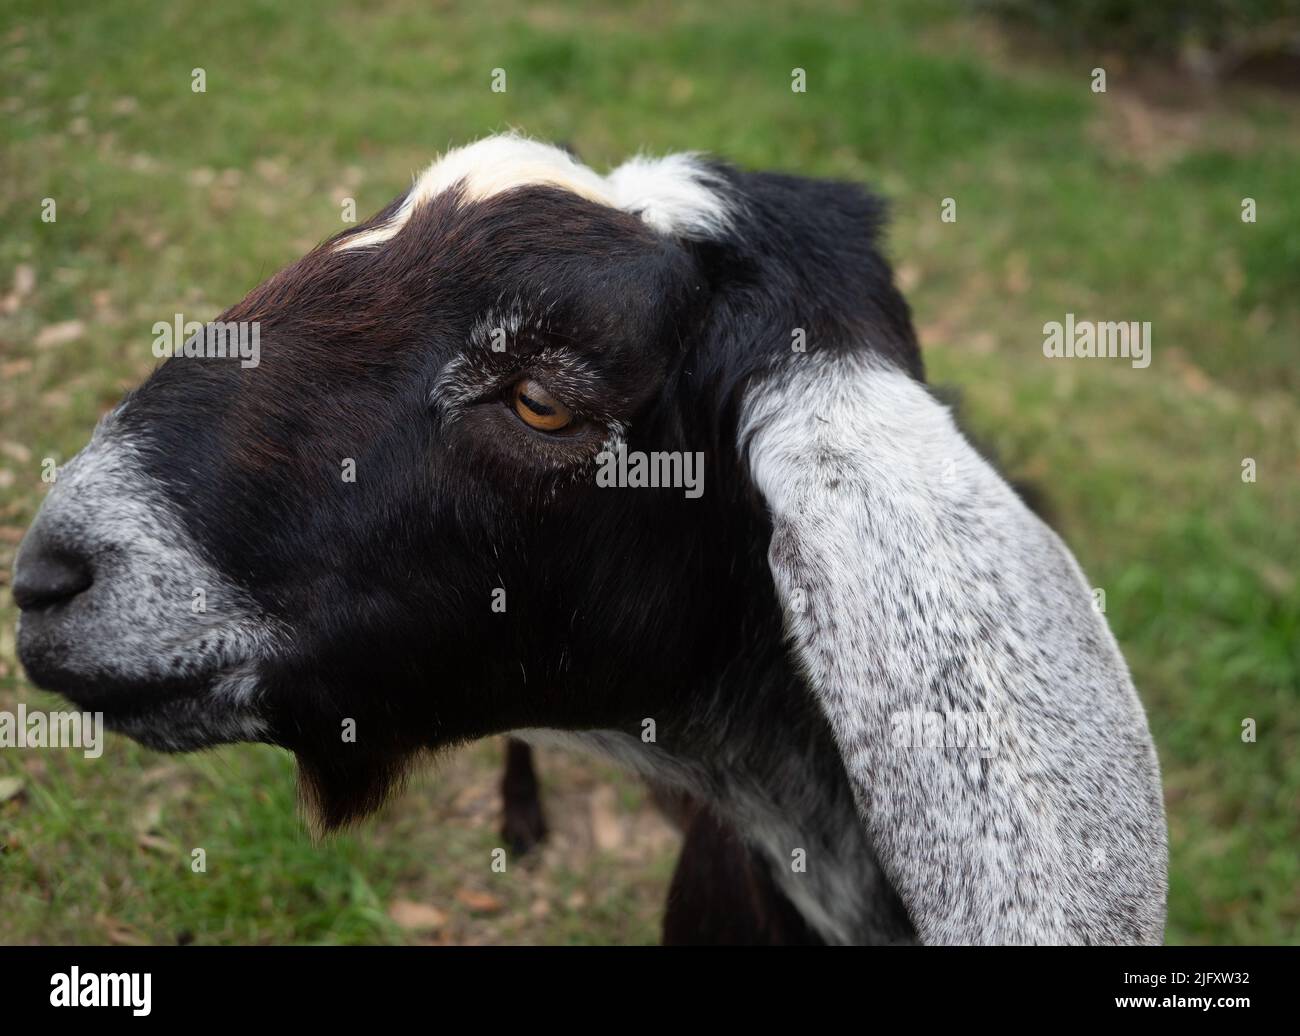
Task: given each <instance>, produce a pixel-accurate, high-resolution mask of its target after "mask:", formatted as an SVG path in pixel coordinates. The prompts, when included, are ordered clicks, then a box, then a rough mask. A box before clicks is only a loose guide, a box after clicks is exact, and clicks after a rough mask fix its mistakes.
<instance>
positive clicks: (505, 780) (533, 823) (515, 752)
mask: <svg viewBox="0 0 1300 1036" xmlns="http://www.w3.org/2000/svg"><path fill="white" fill-rule="evenodd" d="M501 806H502V819H501V836H502V837H503V838H504V839H505V840H506V845H507V846H508V847H509V849H510V852H511V853H513V854H514V855H516V856H522V855H523V854H524V853H526V852H528V851H529V850H530V849H532V848H533V847H534V846H536V845H538V844H540V843H541V842H543V841H545V839H546V814H545V813H544V812H543V811H542V798H541V792H540V789H539V787H538V783H537V771H536V770H535V769H534V767H533V750H532V748H531V747H530V746H529V745H528V744H526V743H525V742H523V741H520V740H518V739H517V738H513V737H510V738H506V768H505V773H504V774H503V775H502V777H501Z"/></svg>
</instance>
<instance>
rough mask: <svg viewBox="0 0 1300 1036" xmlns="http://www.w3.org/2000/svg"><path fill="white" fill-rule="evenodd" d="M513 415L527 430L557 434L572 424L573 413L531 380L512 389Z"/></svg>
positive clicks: (527, 379) (526, 379)
mask: <svg viewBox="0 0 1300 1036" xmlns="http://www.w3.org/2000/svg"><path fill="white" fill-rule="evenodd" d="M513 396H514V405H515V413H516V414H518V415H519V417H520V419H521V420H522V421H523V422H524V424H526V425H528V427H529V428H536V429H537V430H538V431H539V432H558V431H560V429H562V428H567V427H568V426H569V425H570V424H572V423H573V411H571V410H570V409H569V408H568V407H566V406H565V405H564V404H563V403H561V402H560V401H559V400H558V399H556V398H555V397H554V396H553V395H551V394H550V393H549V392H547V391H546V389H544V388H542V386H541V385H539V384H538V383H537V382H535V381H533V380H532V379H531V378H525V379H524V380H523V381H521V382H519V383H518V384H517V385H515V387H514V392H513Z"/></svg>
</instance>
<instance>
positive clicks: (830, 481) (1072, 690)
mask: <svg viewBox="0 0 1300 1036" xmlns="http://www.w3.org/2000/svg"><path fill="white" fill-rule="evenodd" d="M740 434H741V443H742V446H743V447H745V448H746V449H747V451H748V457H749V463H750V468H751V474H752V477H753V479H754V483H755V485H756V486H757V487H758V489H759V491H760V493H761V494H762V495H763V497H764V498H765V499H766V501H767V504H768V507H769V510H770V513H771V520H772V527H773V530H772V540H771V545H770V548H769V552H768V561H769V564H770V566H771V570H772V575H773V578H774V580H775V584H776V589H777V593H778V596H779V598H780V600H781V602H782V607H783V609H784V611H785V618H786V629H787V634H788V636H789V638H790V641H791V644H792V650H793V652H794V654H795V655H796V658H797V661H798V662H799V664H800V666H801V668H802V670H803V672H804V675H805V677H806V679H807V681H808V683H809V686H810V689H811V691H812V693H813V695H814V696H815V698H816V699H817V701H818V702H819V703H820V705H821V707H822V709H823V710H824V712H825V714H826V717H827V719H828V720H829V722H830V725H831V728H832V730H833V733H834V736H835V739H836V743H837V745H838V747H839V750H840V752H841V754H842V756H843V759H844V765H845V769H846V771H847V773H848V776H849V779H850V781H851V782H852V785H853V790H854V793H855V796H856V800H857V804H858V809H859V812H860V815H861V819H862V822H863V824H864V825H865V827H866V830H867V832H868V835H869V837H870V838H871V841H872V844H873V845H874V848H875V850H876V853H877V855H878V856H879V858H880V862H881V865H882V866H883V868H884V870H885V873H886V874H887V875H888V877H889V879H890V881H891V882H892V883H893V885H894V888H895V889H896V890H897V892H898V893H899V895H900V897H901V898H902V901H903V903H904V904H905V905H906V907H907V909H908V911H909V913H910V915H911V918H912V922H913V924H914V925H915V926H916V929H917V932H918V934H919V935H920V937H921V939H922V941H924V942H927V943H1027V942H1034V943H1037V942H1052V943H1056V942H1087V943H1121V942H1122V943H1128V942H1159V941H1160V940H1161V939H1162V937H1163V931H1164V915H1165V896H1166V891H1167V880H1166V864H1167V849H1166V834H1165V819H1164V806H1163V801H1162V796H1161V789H1160V775H1159V768H1158V764H1157V761H1156V755H1155V750H1154V748H1153V746H1152V742H1151V737H1150V734H1149V733H1148V730H1147V725H1146V718H1145V715H1144V713H1143V711H1142V706H1141V704H1140V703H1139V702H1138V699H1137V695H1136V694H1135V692H1134V690H1133V685H1132V683H1131V681H1130V679H1129V675H1128V670H1127V668H1126V666H1125V664H1124V660H1123V658H1122V657H1121V656H1120V653H1119V649H1118V647H1117V646H1116V644H1115V640H1114V638H1113V637H1112V636H1111V633H1110V631H1109V629H1108V628H1107V626H1106V624H1105V621H1104V620H1103V618H1102V617H1101V616H1100V614H1098V612H1097V611H1096V610H1095V609H1094V607H1093V604H1092V596H1091V592H1090V590H1089V588H1088V586H1087V584H1086V583H1085V582H1084V579H1083V576H1082V573H1081V572H1080V571H1079V568H1078V565H1077V564H1076V563H1075V561H1074V559H1073V557H1072V556H1071V555H1070V552H1069V550H1068V549H1067V548H1066V547H1065V545H1064V544H1063V543H1062V542H1061V540H1060V539H1059V538H1058V537H1057V536H1056V535H1055V534H1054V533H1053V532H1052V531H1051V530H1050V529H1048V528H1047V526H1046V525H1044V524H1043V523H1042V522H1041V521H1039V519H1038V518H1037V517H1035V516H1034V515H1033V514H1032V513H1031V512H1030V511H1029V510H1028V509H1027V508H1026V507H1025V506H1024V505H1023V504H1022V502H1021V501H1020V499H1019V498H1018V497H1017V496H1016V494H1015V493H1014V492H1013V491H1012V490H1011V488H1010V487H1009V486H1008V485H1007V484H1006V482H1004V481H1003V480H1002V478H1001V477H999V475H998V474H997V473H996V472H995V471H994V470H993V469H992V468H991V467H990V466H989V465H988V464H987V463H986V462H985V461H984V460H983V458H981V457H980V456H979V455H978V454H977V453H976V451H975V450H974V449H973V448H972V447H971V446H970V444H969V443H968V442H967V441H966V439H965V438H964V437H963V436H962V435H961V433H960V432H959V431H958V429H957V427H956V426H955V424H954V423H953V421H952V418H951V416H950V415H949V413H948V411H947V410H946V409H945V408H944V407H942V406H941V405H940V404H938V403H937V402H936V401H935V400H934V399H933V397H931V396H930V394H929V393H928V392H927V391H926V390H925V388H924V387H923V386H922V385H920V384H919V383H918V382H916V381H915V380H913V379H912V378H910V377H909V376H907V375H906V374H904V373H902V372H900V371H898V370H896V369H893V368H891V367H887V366H885V365H883V362H881V361H874V360H872V359H869V358H862V357H850V356H841V357H835V356H831V355H828V354H807V355H804V356H798V357H794V358H791V359H788V360H787V361H785V366H784V367H783V368H781V369H780V370H779V371H778V372H777V373H775V374H773V375H771V376H769V377H767V379H766V380H764V381H762V382H761V383H758V384H756V385H754V386H752V387H751V388H750V390H749V393H748V395H747V398H746V402H745V406H744V410H743V414H742V422H741V429H740Z"/></svg>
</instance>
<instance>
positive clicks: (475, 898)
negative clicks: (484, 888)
mask: <svg viewBox="0 0 1300 1036" xmlns="http://www.w3.org/2000/svg"><path fill="white" fill-rule="evenodd" d="M456 902H457V903H459V904H460V905H461V906H463V907H467V908H468V909H470V910H473V911H475V912H477V913H480V914H492V913H495V912H496V911H498V910H500V909H501V908H502V907H503V906H504V905H505V904H504V903H502V902H501V900H500V899H498V898H497V897H496V896H494V895H492V893H490V892H480V891H478V890H477V889H460V890H459V891H458V892H457V893H456Z"/></svg>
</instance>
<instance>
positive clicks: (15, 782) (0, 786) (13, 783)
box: [0, 777, 27, 802]
mask: <svg viewBox="0 0 1300 1036" xmlns="http://www.w3.org/2000/svg"><path fill="white" fill-rule="evenodd" d="M26 783H27V782H26V781H24V780H23V779H22V778H21V777H0V802H8V801H9V800H10V799H13V798H17V797H18V796H19V795H21V794H22V792H23V788H24V786H25V785H26Z"/></svg>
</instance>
